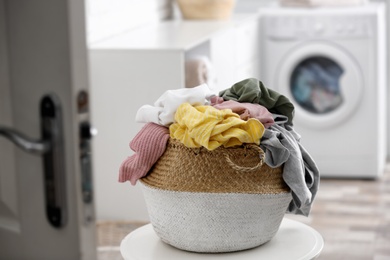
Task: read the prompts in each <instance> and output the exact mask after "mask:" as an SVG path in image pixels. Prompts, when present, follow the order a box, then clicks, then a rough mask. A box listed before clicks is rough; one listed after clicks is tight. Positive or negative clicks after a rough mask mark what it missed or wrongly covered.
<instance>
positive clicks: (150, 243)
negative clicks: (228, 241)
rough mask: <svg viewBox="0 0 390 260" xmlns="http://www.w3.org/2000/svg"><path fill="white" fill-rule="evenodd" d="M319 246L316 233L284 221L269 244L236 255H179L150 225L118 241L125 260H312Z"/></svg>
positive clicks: (295, 222)
mask: <svg viewBox="0 0 390 260" xmlns="http://www.w3.org/2000/svg"><path fill="white" fill-rule="evenodd" d="M323 246H324V240H323V238H322V236H321V235H320V234H319V233H318V232H317V231H316V230H314V229H313V228H311V227H309V226H307V225H305V224H302V223H300V222H298V221H295V220H291V219H288V218H284V219H283V221H282V223H281V225H280V228H279V230H278V232H277V233H276V235H275V236H274V237H273V238H272V239H271V241H269V242H268V243H265V244H263V245H261V246H259V247H255V248H253V249H249V250H244V251H239V252H232V253H218V254H203V253H202V254H199V253H193V252H187V251H183V250H180V249H177V248H175V247H173V246H170V245H168V244H166V243H164V242H162V241H161V240H160V238H159V237H158V236H157V235H156V233H155V232H154V230H153V227H152V225H151V224H148V225H145V226H142V227H140V228H138V229H136V230H134V231H133V232H131V233H130V234H128V235H127V236H126V237H125V238H124V239H123V240H122V242H121V245H120V250H121V254H122V256H123V258H124V259H125V260H141V259H142V260H156V259H158V260H160V259H167V260H168V259H169V260H183V259H185V260H199V259H202V260H203V259H204V260H206V259H207V260H212V259H223V260H229V259H235V260H236V259H240V260H254V259H267V260H272V259H275V260H280V259H289V260H294V259H299V260H306V259H314V258H316V257H317V256H318V255H319V254H320V253H321V250H322V248H323Z"/></svg>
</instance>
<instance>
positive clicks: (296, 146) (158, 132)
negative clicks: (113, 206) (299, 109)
mask: <svg viewBox="0 0 390 260" xmlns="http://www.w3.org/2000/svg"><path fill="white" fill-rule="evenodd" d="M293 117H294V106H293V104H292V103H291V102H290V101H289V100H288V98H286V97H285V96H283V95H281V94H279V93H277V92H276V91H274V90H272V89H269V88H267V87H265V86H264V85H263V83H262V82H261V81H259V80H257V79H254V78H249V79H245V80H243V81H240V82H238V83H236V84H234V85H233V86H232V87H231V88H229V89H226V90H224V91H221V92H220V93H219V95H216V94H215V93H213V92H211V91H210V89H209V88H208V86H207V85H206V84H202V85H199V86H197V87H194V88H183V89H176V90H168V91H166V92H165V93H164V94H163V95H162V96H161V97H160V98H159V99H158V100H157V101H156V102H155V103H154V105H153V106H152V105H144V106H142V107H141V108H140V109H139V110H138V111H137V115H136V121H137V122H141V123H145V125H144V127H143V128H142V129H141V130H140V131H139V132H138V133H137V135H136V136H135V137H134V139H133V140H132V141H131V142H130V148H131V149H132V150H133V151H134V152H135V153H134V154H133V155H132V156H130V157H128V158H127V159H125V160H124V161H123V162H122V164H121V166H120V169H119V181H120V182H126V181H130V182H131V184H132V185H135V184H136V182H137V180H139V179H140V178H142V177H144V176H146V175H147V174H148V172H149V171H150V169H151V168H152V167H153V165H154V164H155V163H156V162H157V161H158V159H159V158H160V157H161V156H162V155H163V153H164V151H165V149H166V145H167V142H168V139H169V138H172V139H177V140H179V141H180V142H181V143H182V144H183V145H185V146H187V147H190V148H199V147H205V148H206V149H208V150H214V149H217V148H218V147H221V146H222V147H233V146H239V145H242V144H244V143H254V144H257V145H259V146H260V148H261V149H262V150H263V151H264V153H265V159H264V161H265V163H266V164H267V165H268V166H270V167H272V168H275V167H280V166H282V165H283V179H284V181H285V183H286V184H287V185H288V186H289V187H290V189H291V193H292V200H291V202H290V204H289V207H288V209H287V212H289V213H294V214H301V215H305V216H308V215H309V212H310V208H311V205H312V202H313V200H314V197H315V195H316V193H317V189H318V185H319V171H318V168H317V166H316V164H315V162H314V160H313V159H312V158H311V156H310V155H309V153H308V152H307V151H306V150H305V148H304V147H302V145H301V144H300V135H299V134H298V133H296V132H295V131H294V129H293Z"/></svg>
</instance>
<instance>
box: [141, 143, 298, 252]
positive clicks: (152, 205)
mask: <svg viewBox="0 0 390 260" xmlns="http://www.w3.org/2000/svg"><path fill="white" fill-rule="evenodd" d="M263 155H264V153H263V151H262V150H261V149H260V147H259V146H257V145H244V146H242V147H234V148H218V149H216V150H214V151H208V150H207V149H205V148H200V149H191V148H187V147H185V146H184V145H182V144H181V143H180V142H179V141H176V140H172V139H171V140H169V142H168V145H167V149H166V151H165V153H164V154H163V155H162V157H161V158H160V159H159V160H158V161H157V162H156V164H155V165H154V166H153V168H152V169H151V171H150V173H149V174H148V175H147V176H146V177H144V178H142V179H141V183H142V190H143V194H144V198H145V201H146V205H147V209H148V212H149V216H150V221H151V223H152V225H153V228H154V230H155V231H156V234H157V235H158V236H159V237H160V238H161V239H162V241H164V242H166V243H168V244H170V245H172V246H174V247H177V248H180V249H183V250H187V251H193V252H202V253H218V252H232V251H239V250H244V249H249V248H253V247H256V246H259V245H261V244H264V243H266V242H268V241H269V240H271V239H272V237H273V236H274V235H275V234H276V232H277V230H278V229H279V226H280V223H281V221H282V219H283V216H284V213H285V211H286V209H287V206H288V204H289V202H290V201H291V193H290V190H289V188H288V186H287V185H286V184H285V183H284V181H283V178H282V169H281V168H275V169H272V168H270V167H268V166H267V165H266V164H264V165H263V164H262V158H261V157H262V156H263Z"/></svg>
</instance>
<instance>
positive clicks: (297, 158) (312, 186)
mask: <svg viewBox="0 0 390 260" xmlns="http://www.w3.org/2000/svg"><path fill="white" fill-rule="evenodd" d="M299 141H300V135H299V134H297V133H296V132H295V131H294V130H293V128H292V126H290V125H285V126H282V125H277V124H275V125H272V126H271V127H269V128H268V129H265V132H264V135H263V137H262V139H261V143H260V146H261V148H262V149H263V150H264V152H265V163H266V164H267V165H268V166H270V167H279V166H281V165H282V164H284V167H283V179H284V181H285V182H286V184H287V185H288V186H289V187H290V189H291V193H292V198H293V199H292V201H291V203H290V205H289V206H288V209H287V212H289V213H294V214H300V215H304V216H308V215H309V213H310V209H311V205H312V203H313V200H314V197H315V195H316V193H317V190H318V186H319V170H318V168H317V165H316V163H315V162H314V160H313V159H312V158H311V156H310V155H309V153H308V152H307V151H306V149H305V148H304V147H303V146H302V145H301V144H300V143H299Z"/></svg>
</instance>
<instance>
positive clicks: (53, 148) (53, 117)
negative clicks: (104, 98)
mask: <svg viewBox="0 0 390 260" xmlns="http://www.w3.org/2000/svg"><path fill="white" fill-rule="evenodd" d="M40 116H41V135H42V139H41V140H34V139H32V138H29V137H27V136H25V135H24V134H21V133H20V132H18V131H16V130H14V129H11V128H8V127H3V126H0V135H2V136H5V137H6V138H7V139H9V140H10V141H12V142H13V143H14V144H15V145H17V146H18V147H20V148H21V149H23V150H24V151H27V152H30V153H34V154H38V155H42V157H43V167H44V181H45V183H44V186H45V201H46V215H47V218H48V220H49V222H50V224H51V225H52V226H54V227H56V228H60V227H63V226H64V225H65V223H66V220H67V208H66V187H65V183H66V181H65V166H64V160H65V153H64V145H63V132H62V114H61V105H60V101H59V99H58V98H57V96H55V95H52V94H51V95H46V96H44V97H43V98H42V100H41V104H40Z"/></svg>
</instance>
